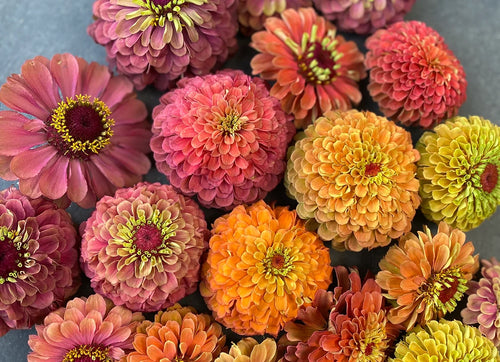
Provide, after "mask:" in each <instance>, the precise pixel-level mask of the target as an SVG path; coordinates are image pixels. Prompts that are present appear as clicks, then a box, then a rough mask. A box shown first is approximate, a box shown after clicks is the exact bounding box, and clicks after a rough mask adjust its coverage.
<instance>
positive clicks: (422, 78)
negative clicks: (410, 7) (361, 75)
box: [366, 21, 467, 128]
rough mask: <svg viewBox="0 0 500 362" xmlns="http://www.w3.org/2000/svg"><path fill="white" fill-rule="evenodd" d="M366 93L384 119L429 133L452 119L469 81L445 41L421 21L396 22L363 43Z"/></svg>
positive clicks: (461, 101)
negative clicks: (428, 130)
mask: <svg viewBox="0 0 500 362" xmlns="http://www.w3.org/2000/svg"><path fill="white" fill-rule="evenodd" d="M366 47H367V48H368V53H367V54H366V66H367V68H368V69H369V70H370V83H369V84H368V90H369V92H370V95H371V96H372V98H373V100H374V101H375V102H377V103H378V105H379V108H380V110H381V111H382V112H383V113H384V115H385V116H386V117H389V118H391V119H392V120H394V121H398V122H401V123H402V124H404V125H407V126H411V125H419V126H421V127H424V128H431V127H432V126H434V125H435V124H436V123H439V122H441V121H443V120H444V119H447V118H450V117H452V116H455V115H456V114H457V112H458V109H459V108H460V106H461V105H462V104H463V103H464V102H465V99H466V94H465V89H466V88H467V81H466V80H465V72H464V69H463V67H462V65H461V64H460V62H459V60H458V59H457V58H456V57H455V55H454V54H453V52H452V51H451V50H450V49H448V46H447V45H446V44H445V42H444V39H443V38H442V37H441V36H440V35H439V34H438V33H437V32H436V31H435V30H434V29H432V28H430V27H428V26H427V25H425V24H424V23H422V22H418V21H408V22H403V21H400V22H397V23H395V24H393V25H391V26H390V27H389V28H388V29H381V30H378V31H377V32H375V34H373V35H372V36H370V37H369V38H368V39H367V40H366Z"/></svg>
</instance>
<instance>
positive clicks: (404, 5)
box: [313, 0, 415, 34]
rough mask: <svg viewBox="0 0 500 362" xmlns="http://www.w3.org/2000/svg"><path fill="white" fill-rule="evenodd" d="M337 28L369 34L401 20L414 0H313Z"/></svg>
mask: <svg viewBox="0 0 500 362" xmlns="http://www.w3.org/2000/svg"><path fill="white" fill-rule="evenodd" d="M313 1H314V5H315V6H316V8H317V9H318V10H319V11H320V12H321V13H323V15H324V16H325V18H327V19H328V20H330V21H332V22H334V23H335V24H336V25H337V26H338V28H339V30H343V31H352V32H355V33H358V34H369V33H373V32H374V31H375V30H377V29H380V28H385V27H387V26H388V25H390V24H393V23H395V22H398V21H401V20H403V17H404V16H405V15H406V13H408V12H409V11H410V10H411V8H412V7H413V4H414V3H415V0H389V1H387V0H313Z"/></svg>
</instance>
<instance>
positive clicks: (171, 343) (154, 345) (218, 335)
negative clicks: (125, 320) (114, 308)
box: [126, 304, 226, 362]
mask: <svg viewBox="0 0 500 362" xmlns="http://www.w3.org/2000/svg"><path fill="white" fill-rule="evenodd" d="M225 341H226V336H225V335H224V334H223V333H222V327H221V326H220V324H218V323H215V322H213V321H212V318H211V317H210V316H209V315H207V314H197V313H196V310H195V309H194V308H192V307H181V306H180V305H179V304H175V305H174V306H172V307H170V308H169V309H168V310H166V311H164V312H163V311H160V312H158V313H157V314H156V315H155V319H154V322H149V321H145V322H143V323H142V324H141V325H140V326H139V327H138V328H137V334H136V335H135V338H134V342H133V344H134V349H135V351H133V352H131V353H129V354H128V355H127V359H126V360H127V362H139V361H141V362H159V361H167V362H168V361H172V362H174V361H196V362H211V361H213V360H214V358H216V357H217V356H219V354H220V352H221V350H222V348H223V347H224V343H225Z"/></svg>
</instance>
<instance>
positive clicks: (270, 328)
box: [200, 201, 332, 335]
mask: <svg viewBox="0 0 500 362" xmlns="http://www.w3.org/2000/svg"><path fill="white" fill-rule="evenodd" d="M209 246H210V249H209V252H208V257H207V261H206V262H205V264H203V267H202V282H201V284H200V291H201V294H202V296H203V297H205V301H206V302H207V305H208V307H209V308H210V309H211V310H212V311H213V312H214V315H215V318H216V319H217V320H218V321H219V322H220V323H222V324H224V325H225V326H226V327H229V328H231V329H233V330H234V331H235V332H237V333H239V334H247V335H250V334H263V333H270V334H273V335H276V334H277V333H278V332H279V331H280V329H281V328H282V327H283V325H284V324H285V323H286V322H287V321H289V320H291V319H293V318H295V317H296V316H297V311H298V308H299V307H300V306H301V305H308V304H310V303H311V301H312V298H313V297H314V294H315V293H316V291H317V290H318V289H326V288H327V287H328V285H329V284H330V282H331V272H332V267H331V266H330V254H329V252H328V248H326V247H325V246H324V245H323V243H322V242H321V240H319V238H318V236H317V235H316V234H315V233H312V232H309V231H306V229H305V228H304V223H303V222H302V220H300V219H299V218H298V217H297V214H296V213H295V211H289V210H288V209H287V208H285V207H276V208H273V207H270V206H268V205H267V204H266V203H265V202H264V201H259V202H257V203H255V204H253V205H251V206H243V205H240V206H237V207H236V208H235V209H234V210H233V211H232V212H231V213H230V214H227V215H224V216H222V217H220V218H218V219H217V220H216V221H215V223H214V228H213V229H212V238H211V239H210V245H209Z"/></svg>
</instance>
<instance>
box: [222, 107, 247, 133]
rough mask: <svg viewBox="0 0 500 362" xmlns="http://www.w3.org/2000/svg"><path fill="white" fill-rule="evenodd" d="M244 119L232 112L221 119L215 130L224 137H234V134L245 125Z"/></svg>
mask: <svg viewBox="0 0 500 362" xmlns="http://www.w3.org/2000/svg"><path fill="white" fill-rule="evenodd" d="M244 118H245V117H240V115H239V114H237V113H236V112H234V111H231V112H230V113H229V114H226V116H225V117H224V118H221V119H220V121H219V125H218V126H217V128H218V129H219V130H220V131H221V132H223V133H224V134H226V135H231V136H234V134H235V133H236V132H238V131H239V130H241V126H242V125H243V124H244V123H245V119H244Z"/></svg>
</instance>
